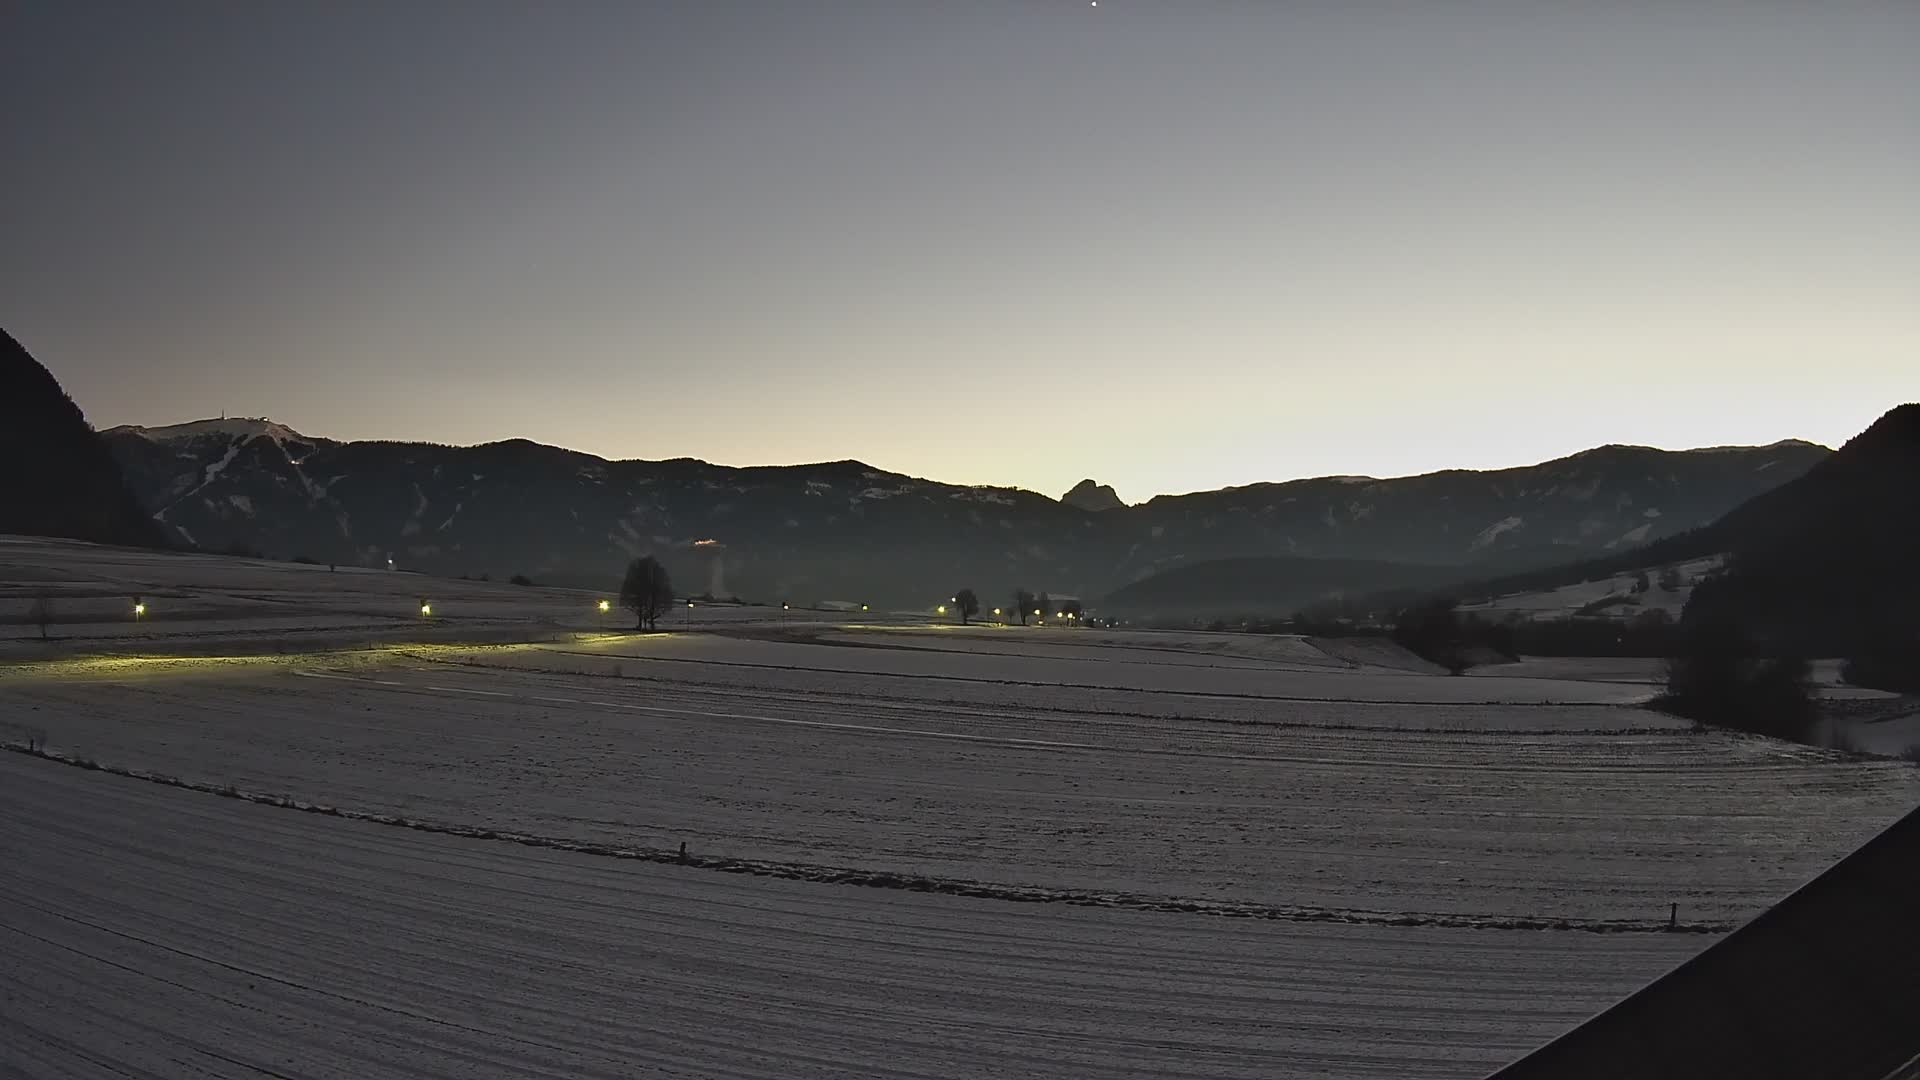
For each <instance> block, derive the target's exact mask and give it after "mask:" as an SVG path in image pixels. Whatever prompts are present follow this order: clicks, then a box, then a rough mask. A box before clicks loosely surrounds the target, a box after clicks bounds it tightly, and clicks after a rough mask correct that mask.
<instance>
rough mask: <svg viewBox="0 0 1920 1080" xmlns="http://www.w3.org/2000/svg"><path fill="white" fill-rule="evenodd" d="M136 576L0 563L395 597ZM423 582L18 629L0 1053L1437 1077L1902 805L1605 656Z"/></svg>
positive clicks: (1550, 1017) (1790, 883)
mask: <svg viewBox="0 0 1920 1080" xmlns="http://www.w3.org/2000/svg"><path fill="white" fill-rule="evenodd" d="M69 549H70V550H69ZM76 553H77V554H76ZM177 558H178V557H166V556H151V555H141V554H138V553H126V552H113V551H110V550H108V549H90V548H86V547H85V546H84V545H53V544H47V543H44V542H34V543H33V544H15V545H14V546H13V547H11V548H8V547H4V546H0V588H7V589H10V590H11V592H12V595H14V596H16V597H17V596H19V595H20V594H21V593H22V591H23V590H24V589H28V588H33V587H35V586H34V585H33V583H34V582H35V581H36V580H38V581H45V580H49V579H55V580H58V581H60V582H63V583H64V584H65V585H66V587H68V588H69V589H71V590H73V591H74V592H78V591H80V585H81V583H90V584H88V585H87V587H89V588H93V589H95V590H96V591H99V590H102V589H105V588H124V587H127V586H138V587H140V588H142V589H146V590H150V591H152V592H154V593H155V594H158V593H159V590H160V589H161V588H162V587H164V588H168V589H172V590H175V591H177V592H178V593H179V594H180V595H178V596H176V597H173V598H172V599H171V600H170V601H169V603H173V602H176V601H177V602H178V603H180V604H181V605H182V606H184V605H186V604H187V603H189V602H191V603H197V604H204V605H207V606H208V607H209V608H210V609H213V610H224V609H223V608H222V605H227V604H231V603H233V602H235V600H236V598H244V597H268V596H273V597H281V598H289V597H291V598H295V599H294V600H292V601H286V602H292V603H297V604H298V605H299V606H300V609H301V610H302V611H305V610H308V609H309V608H311V609H312V610H313V611H315V612H316V615H315V617H314V618H315V620H316V624H317V622H318V621H319V620H323V619H326V618H351V617H353V615H352V610H350V609H351V608H353V607H355V606H358V608H359V609H362V610H368V609H370V608H371V606H372V605H375V604H380V603H393V604H398V603H402V602H404V601H406V600H407V599H408V596H409V595H410V594H411V593H413V592H416V591H417V590H418V583H419V582H420V581H422V580H425V579H411V580H405V579H408V577H409V576H408V575H397V574H385V573H368V572H356V573H355V574H353V575H348V576H347V577H346V578H345V579H343V577H342V575H343V574H345V572H340V573H335V574H329V573H328V572H327V571H326V569H325V568H324V567H321V568H319V569H318V570H317V571H315V570H314V569H313V568H311V567H289V566H287V565H285V564H272V563H266V564H255V563H251V562H247V561H243V560H224V559H207V558H190V559H189V560H188V561H184V562H174V561H171V560H174V559H177ZM343 580H345V581H346V582H347V584H342V582H343ZM400 580H405V587H399V586H396V585H394V584H393V583H394V582H395V581H400ZM103 582H104V583H107V584H104V585H103ZM115 582H117V583H118V584H114V583H115ZM432 587H433V588H434V589H435V590H436V591H435V595H436V596H445V597H448V598H449V599H448V600H447V601H446V603H448V604H452V605H470V606H471V611H472V612H473V614H471V615H470V616H464V618H467V619H469V620H470V621H469V622H468V623H467V624H465V625H460V624H459V623H458V622H457V621H455V620H449V622H452V623H454V624H455V630H456V633H455V634H454V635H453V636H449V634H448V633H447V632H445V631H446V627H444V626H442V627H432V628H430V627H427V626H423V625H421V624H420V623H419V622H418V621H417V616H416V621H413V622H409V621H408V620H407V618H406V617H405V616H396V617H394V619H393V620H392V621H391V624H390V625H388V626H387V627H386V628H385V629H383V630H382V631H381V632H380V633H378V634H371V635H369V636H368V637H367V638H366V639H365V641H360V642H356V643H357V644H358V645H359V647H358V648H354V649H348V650H340V649H336V648H327V647H320V646H331V645H335V644H338V640H337V639H334V638H325V637H323V638H321V639H319V641H318V643H317V644H316V643H315V642H314V641H313V640H312V639H298V640H296V641H295V642H294V645H295V646H296V647H288V639H287V638H286V637H285V636H284V635H285V631H284V630H283V629H282V628H281V627H280V626H279V625H278V624H277V623H276V622H274V621H273V620H269V619H261V618H257V617H237V618H233V619H229V620H226V622H228V623H230V625H227V626H225V627H224V628H223V629H221V630H220V631H219V632H218V633H217V634H216V636H215V638H214V639H213V641H212V643H211V644H210V645H208V646H207V647H205V648H200V649H196V650H182V649H179V648H173V647H171V646H174V645H176V644H177V641H176V640H174V639H172V638H170V636H169V635H179V634H184V635H189V636H190V635H192V634H193V633H194V631H191V630H176V629H175V624H174V623H170V622H164V621H162V620H157V619H156V620H155V621H153V622H151V623H148V624H143V625H141V626H140V627H138V628H137V629H136V631H134V632H136V633H138V634H139V635H141V636H139V637H135V638H132V639H130V640H128V641H116V642H112V643H110V647H103V644H102V642H100V641H99V640H97V639H94V638H89V637H86V636H83V635H73V636H66V637H65V639H64V640H60V641H55V642H52V643H49V644H45V645H42V644H41V643H39V642H37V641H23V640H20V639H19V638H18V637H17V636H16V637H15V639H14V640H13V641H12V643H11V645H10V646H9V648H10V650H11V651H10V653H9V654H8V656H7V661H8V662H6V663H0V741H4V742H6V743H9V744H12V745H16V746H17V745H21V744H25V743H28V742H31V743H33V744H34V745H36V746H39V747H43V748H45V750H46V751H47V752H49V753H51V754H53V755H54V756H55V757H57V758H60V759H62V760H61V761H56V760H42V759H39V758H35V757H31V756H27V755H24V754H0V814H4V815H5V819H6V820H7V821H9V822H12V823H15V824H14V826H13V827H11V828H8V829H5V830H0V866H5V867H6V868H7V870H8V873H7V874H4V875H0V941H4V942H6V950H5V951H4V952H0V955H5V956H6V957H7V958H8V963H7V964H6V965H4V966H0V984H4V986H5V990H4V993H5V995H6V996H5V997H4V999H0V1000H5V1002H6V1008H5V1009H4V1010H3V1011H0V1051H4V1052H5V1053H6V1054H7V1055H9V1056H8V1057H7V1059H6V1061H5V1064H7V1065H9V1066H14V1065H16V1063H18V1064H17V1067H16V1068H14V1071H15V1072H20V1073H23V1074H24V1075H28V1076H42V1075H45V1076H55V1075H69V1074H77V1075H103V1076H104V1075H119V1074H120V1073H121V1072H132V1073H133V1074H134V1075H142V1073H141V1072H140V1070H145V1074H148V1075H177V1074H199V1073H205V1072H211V1073H214V1074H223V1073H231V1074H234V1075H243V1074H247V1073H248V1070H259V1069H262V1068H264V1069H269V1070H272V1073H273V1074H277V1075H284V1076H301V1077H306V1076H322V1075H327V1076H341V1075H351V1076H383V1075H420V1074H432V1075H463V1076H509V1075H511V1076H522V1075H556V1076H559V1075H565V1076H575V1075H605V1076H631V1075H670V1074H671V1075H695V1076H743V1077H745V1076H841V1075H860V1076H867V1075H886V1076H896V1077H917V1076H960V1077H986V1076H1013V1075H1034V1074H1039V1075H1063V1076H1090V1077H1091V1076H1101V1077H1108V1076H1126V1075H1134V1076H1141V1077H1147V1076H1195V1077H1200V1076H1209V1077H1210V1076H1268V1077H1272V1076H1277V1077H1293V1076H1302V1077H1304V1076H1396V1077H1402V1076H1429V1077H1463V1078H1464V1077H1473V1076H1477V1075H1482V1074H1484V1073H1485V1072H1486V1071H1488V1070H1489V1069H1491V1068H1492V1067H1495V1066H1497V1065H1499V1064H1501V1063H1502V1062H1504V1061H1506V1060H1508V1059H1510V1058H1512V1057H1514V1056H1516V1055H1517V1054H1518V1053H1520V1052H1522V1051H1524V1050H1525V1049H1527V1048H1529V1047H1531V1046H1533V1045H1536V1044H1538V1043H1540V1042H1542V1041H1544V1040H1545V1039H1546V1038H1548V1037H1550V1036H1552V1035H1553V1034H1555V1033H1557V1032H1558V1031H1561V1030H1564V1029H1565V1028H1566V1027H1568V1026H1570V1025H1571V1024H1573V1023H1575V1022H1577V1021H1578V1020H1579V1019H1581V1018H1583V1017H1584V1016H1586V1015H1588V1014H1590V1013H1591V1012H1593V1011H1594V1010H1596V1009H1597V1008H1599V1007H1600V1006H1602V1005H1604V1004H1606V1003H1607V1002H1609V1001H1610V1000H1613V999H1615V998H1617V997H1619V996H1621V995H1623V994H1624V993H1626V992H1627V991H1629V990H1631V989H1633V988H1635V987H1636V986H1638V985H1639V984H1641V983H1644V982H1645V981H1648V980H1650V979H1651V978H1653V977H1655V976H1657V975H1659V974H1661V973H1662V972H1663V971H1664V970H1666V969H1668V968H1669V967H1671V966H1672V965H1673V964H1674V963H1676V962H1678V961H1679V960H1681V959H1684V958H1685V957H1687V956H1690V955H1692V954H1693V953H1694V952H1695V951H1697V950H1698V949H1700V948H1702V947H1704V946H1705V945H1706V944H1707V943H1708V942H1710V941H1712V940H1714V936H1715V934H1716V933H1718V932H1720V931H1722V930H1724V929H1726V928H1728V927H1730V926H1732V925H1734V924H1736V923H1737V922H1739V921H1740V920H1743V919H1745V918H1748V917H1750V916H1752V915H1753V914H1755V913H1757V912H1759V911H1760V910H1762V909H1764V908H1765V907H1766V906H1767V905H1768V904H1770V903H1771V902H1773V901H1774V900H1776V899H1778V898H1779V897H1780V896H1782V895H1784V894H1785V893H1787V892H1788V891H1790V890H1791V889H1793V888H1794V887H1795V886H1797V885H1798V884H1800V883H1802V882H1803V881H1805V880H1807V879H1809V878H1811V877H1812V876H1814V875H1815V874H1816V873H1818V872H1819V871H1820V870H1821V869H1823V868H1824V867H1825V866H1827V865H1829V864H1831V863H1832V862H1833V861H1835V860H1836V859H1838V858H1839V857H1840V856H1841V855H1843V854H1845V853H1846V852H1847V851H1849V850H1851V849H1852V848H1853V847H1855V846H1857V845H1858V844H1859V843H1860V842H1861V841H1863V840H1864V839H1866V838H1867V837H1868V836H1870V835H1872V834H1873V833H1874V832H1876V831H1877V830H1878V829H1880V828H1881V827H1883V826H1885V825H1886V824H1888V823H1890V822H1891V821H1893V820H1894V819H1895V818H1897V817H1899V816H1900V815H1901V814H1903V813H1905V812H1906V811H1907V810H1909V809H1911V808H1912V806H1913V805H1914V804H1915V803H1916V802H1920V768H1916V767H1915V766H1913V765H1910V764H1906V763H1901V762H1894V761H1866V760H1861V759H1858V758H1854V757H1849V756H1847V755H1842V754H1836V753H1830V752H1826V751H1819V750H1813V749H1808V748H1805V747H1797V746H1790V745H1787V744H1782V743H1776V742H1771V741H1767V740H1760V739H1750V738H1739V737H1733V736H1728V735H1721V734H1709V733H1698V732H1693V731H1690V730H1686V729H1684V728H1683V727H1681V726H1679V725H1676V724H1674V723H1673V722H1671V721H1670V720H1668V719H1666V718H1663V717H1661V716H1659V715H1657V714H1654V713H1651V712H1648V711H1645V710H1643V709H1639V708H1636V707H1634V706H1633V705H1632V704H1631V703H1632V702H1636V701H1639V700H1643V699H1644V698H1645V697H1646V696H1647V694H1648V693H1650V692H1651V689H1650V684H1649V683H1648V682H1647V680H1646V679H1645V678H1644V677H1643V676H1644V674H1645V673H1644V672H1642V671H1640V670H1638V669H1635V668H1632V667H1623V666H1621V665H1619V664H1616V663H1614V662H1591V663H1587V664H1584V665H1583V664H1582V663H1579V662H1566V663H1558V664H1555V663H1548V662H1540V663H1537V664H1534V665H1532V666H1528V665H1516V666H1515V667H1514V669H1513V670H1511V671H1508V672H1505V673H1500V674H1485V675H1480V676H1477V677H1474V678H1466V679H1462V678H1452V677H1448V676H1445V675H1436V674H1431V673H1429V672H1428V671H1426V670H1424V669H1423V666H1422V665H1420V664H1419V663H1418V662H1417V661H1409V660H1408V659H1407V658H1406V657H1405V656H1404V654H1401V653H1399V652H1398V651H1397V650H1394V649H1393V648H1392V647H1391V646H1390V645H1387V644H1385V643H1362V644H1361V645H1359V646H1355V645H1354V644H1353V643H1340V642H1315V641H1311V640H1303V639H1295V638H1228V637H1225V636H1222V635H1203V634H1185V635H1183V634H1146V633H1142V634H1133V633H1129V632H1124V631H1091V630H1084V629H1074V630H1069V629H1056V628H1047V629H1045V630H1037V629H1028V630H1022V629H1021V628H1017V627H1014V628H998V627H985V628H965V629H961V628H941V627H933V626H927V625H925V624H924V622H920V623H918V624H916V623H915V622H914V621H913V620H911V619H910V618H908V617H901V618H899V619H893V620H889V619H887V618H875V617H872V616H868V615H860V616H852V615H839V616H834V615H827V614H819V613H807V614H800V613H781V612H778V611H773V612H768V611H766V610H765V609H754V610H750V611H749V612H748V613H746V614H738V613H737V609H736V614H734V615H733V616H731V620H732V621H730V622H728V623H726V624H720V623H718V622H717V621H716V622H715V623H713V624H709V625H708V626H707V627H706V628H705V630H704V631H703V630H701V629H700V628H699V627H696V628H695V629H694V630H693V631H692V632H688V631H686V630H676V631H674V632H670V633H667V634H662V635H626V634H601V633H597V632H594V631H595V628H594V626H593V623H594V621H595V620H594V618H593V616H592V615H591V614H589V615H588V616H587V617H585V618H584V619H581V618H580V617H579V615H578V610H579V608H580V607H581V606H582V601H590V600H591V599H592V597H591V596H590V595H588V594H570V593H566V592H565V591H562V590H539V589H515V588H514V587H512V586H502V585H493V584H490V583H469V582H452V583H449V582H434V583H433V584H432ZM441 590H444V591H441ZM73 599H74V600H76V601H77V600H78V599H81V598H80V597H77V596H76V597H73ZM4 600H5V596H0V602H4ZM260 602H262V603H265V602H266V601H260ZM439 602H440V601H436V603H439ZM567 611H572V612H573V615H571V616H569V615H567V614H566V612H567ZM291 618H296V619H297V618H298V617H297V616H295V617H291ZM568 618H572V619H573V620H574V623H573V624H572V625H571V627H570V628H569V629H564V632H561V633H557V634H551V635H550V634H547V633H544V632H536V631H544V630H547V629H551V628H552V627H553V626H554V625H562V626H565V625H566V623H567V619H568ZM543 620H544V621H543ZM836 620H838V621H836ZM192 621H193V620H186V619H183V620H180V622H179V625H182V626H184V625H186V624H187V623H190V622H192ZM206 621H211V622H220V621H222V619H221V618H212V619H209V620H206ZM163 627H164V628H163ZM476 627H478V628H479V629H484V630H486V631H488V634H491V635H493V636H494V637H495V638H496V639H497V638H499V637H500V636H502V635H508V636H510V635H514V634H516V633H517V634H518V635H519V636H521V637H523V638H524V639H526V640H523V641H521V642H520V643H517V644H493V645H487V644H475V643H472V639H473V638H481V639H486V638H487V637H488V634H474V633H471V631H473V630H474V629H475V628H476ZM16 629H19V630H24V629H25V628H21V627H17V624H16ZM4 634H5V629H4V628H0V635H4ZM56 636H61V635H56ZM463 639H464V640H463ZM263 641H270V642H272V643H273V645H274V648H268V649H262V648H261V647H260V645H261V643H262V642H263ZM188 652H193V653H199V654H201V655H187V654H186V653H188ZM263 653H264V655H263ZM141 654H145V655H141ZM63 761H64V762H66V763H63ZM73 762H97V763H98V764H99V765H101V766H104V767H105V768H104V769H102V770H88V769H83V768H80V767H76V765H75V764H73ZM115 770H118V771H126V772H132V773H135V774H138V776H136V777H128V776H122V775H115V774H114V772H113V771H115ZM139 777H146V778H145V779H142V778H139ZM221 792H225V793H226V794H229V795H235V796H240V797H239V798H223V797H221V794H220V793H221ZM250 797H251V798H258V799H263V800H267V801H276V800H277V801H282V802H286V801H291V802H294V803H298V804H313V805H319V806H324V807H331V808H335V809H337V810H338V811H339V814H338V815H337V816H329V815H323V814H308V813H301V812H300V811H299V810H297V809H294V808H289V807H286V806H270V805H255V804H253V803H251V802H248V801H246V800H247V799H248V798H250ZM370 819H383V820H385V821H387V822H388V824H385V825H383V824H379V823H377V822H376V821H374V820H370ZM399 824H412V825H414V826H416V827H415V828H412V829H408V828H399V827H396V825H399ZM682 843H684V844H685V845H686V850H687V858H688V861H689V864H688V865H677V864H676V863H677V858H676V853H677V852H678V851H679V849H680V845H681V844H682ZM583 849H589V850H583ZM621 855H625V856H629V857H627V858H619V857H615V856H621ZM871 885H886V886H890V887H886V888H875V887H866V886H871ZM1016 901H1021V902H1016ZM1670 904H1678V905H1679V914H1680V921H1681V922H1682V923H1683V924H1684V925H1685V926H1686V927H1688V928H1690V929H1693V930H1695V931H1697V932H1692V933H1680V934H1667V933H1661V932H1658V931H1659V930H1660V929H1661V928H1662V927H1663V926H1664V925H1665V923H1666V921H1667V918H1668V912H1669V905H1670ZM1227 916H1240V917H1227ZM1521 928H1525V929H1521ZM116 1070H119V1071H116ZM6 1072H7V1070H6V1069H5V1068H0V1074H3V1073H6Z"/></svg>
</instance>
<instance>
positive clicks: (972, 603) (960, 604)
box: [953, 589, 980, 626]
mask: <svg viewBox="0 0 1920 1080" xmlns="http://www.w3.org/2000/svg"><path fill="white" fill-rule="evenodd" d="M953 606H954V609H955V610H956V611H958V612H959V613H960V625H961V626H965V625H967V620H968V619H971V618H973V617H974V616H975V615H978V614H980V598H979V597H977V596H975V595H973V590H972V589H961V590H960V591H959V592H956V593H954V594H953Z"/></svg>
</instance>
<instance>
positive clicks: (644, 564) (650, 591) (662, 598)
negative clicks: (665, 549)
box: [620, 555, 673, 630]
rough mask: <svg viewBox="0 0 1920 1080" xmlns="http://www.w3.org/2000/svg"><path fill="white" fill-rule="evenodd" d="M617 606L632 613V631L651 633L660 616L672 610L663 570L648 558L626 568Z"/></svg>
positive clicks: (670, 591)
mask: <svg viewBox="0 0 1920 1080" xmlns="http://www.w3.org/2000/svg"><path fill="white" fill-rule="evenodd" d="M620 606H621V607H623V608H626V609H627V610H628V611H631V612H633V614H634V617H635V619H636V620H638V621H637V622H636V623H635V624H634V629H636V630H652V629H653V628H654V625H655V624H656V623H657V622H658V621H659V619H660V616H661V615H662V614H665V612H666V610H667V609H668V608H670V607H672V606H673V581H672V580H671V579H670V578H668V577H667V568H666V567H664V566H661V565H660V560H658V559H656V558H654V557H653V556H651V555H648V556H646V557H645V558H640V559H635V560H633V561H632V562H630V563H628V564H627V578H626V580H625V581H623V582H621V584H620Z"/></svg>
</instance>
